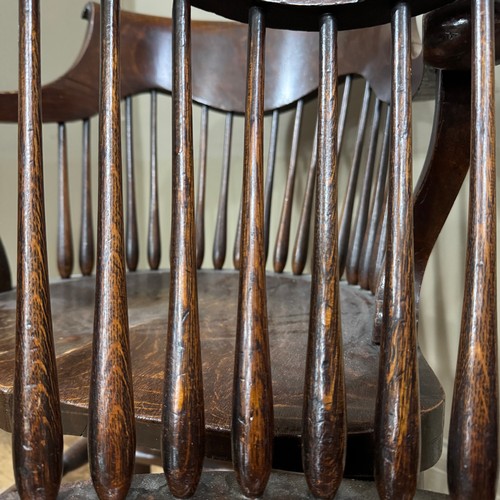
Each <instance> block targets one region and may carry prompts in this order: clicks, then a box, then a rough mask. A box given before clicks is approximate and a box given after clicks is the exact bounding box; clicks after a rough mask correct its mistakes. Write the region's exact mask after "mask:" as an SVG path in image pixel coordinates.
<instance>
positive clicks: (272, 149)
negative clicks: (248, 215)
mask: <svg viewBox="0 0 500 500" xmlns="http://www.w3.org/2000/svg"><path fill="white" fill-rule="evenodd" d="M279 117H280V113H279V111H278V110H277V109H275V110H274V111H273V118H272V121H271V134H270V139H269V151H268V154H267V169H266V181H265V184H264V251H265V254H266V262H267V254H268V252H269V231H270V227H271V205H272V200H273V184H274V167H275V165H276V151H277V149H278V127H279Z"/></svg>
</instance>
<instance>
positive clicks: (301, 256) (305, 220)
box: [292, 75, 352, 274]
mask: <svg viewBox="0 0 500 500" xmlns="http://www.w3.org/2000/svg"><path fill="white" fill-rule="evenodd" d="M351 82H352V76H351V75H347V76H346V78H345V81H344V92H343V93H342V103H341V105H340V111H339V119H338V128H337V157H340V150H341V147H342V142H343V137H344V127H345V120H346V117H347V109H348V106H349V96H350V94H351ZM317 142H318V124H317V123H316V128H315V131H314V141H313V150H312V153H311V161H310V163H309V169H308V171H307V181H306V189H305V193H304V201H303V203H302V209H301V211H300V219H299V225H298V228H297V236H296V238H295V245H294V248H293V260H292V270H293V273H294V274H302V272H303V271H304V267H305V265H306V260H307V251H308V247H309V231H310V226H311V213H312V206H313V197H314V186H315V180H316V158H317Z"/></svg>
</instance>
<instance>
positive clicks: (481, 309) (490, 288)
mask: <svg viewBox="0 0 500 500" xmlns="http://www.w3.org/2000/svg"><path fill="white" fill-rule="evenodd" d="M494 36H495V26H494V2H493V1H491V0H474V1H473V2H472V127H471V130H472V138H471V162H470V163H471V167H470V168H471V172H470V196H469V224H468V231H467V234H468V236H467V242H468V243H467V257H466V274H465V294H464V304H463V311H462V327H461V331H460V343H459V349H458V361H457V375H456V379H455V388H454V392H453V405H452V411H451V423H450V436H449V447H448V485H449V488H450V493H451V495H452V497H453V498H495V494H496V483H497V474H498V472H497V470H498V368H497V312H496V307H497V306H496V217H497V214H496V192H495V181H496V172H495V170H496V168H495V48H494V47H495V46H494Z"/></svg>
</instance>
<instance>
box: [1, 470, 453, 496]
mask: <svg viewBox="0 0 500 500" xmlns="http://www.w3.org/2000/svg"><path fill="white" fill-rule="evenodd" d="M75 490H76V491H75ZM92 494H93V491H92V485H91V484H90V482H88V481H79V482H77V483H76V484H75V485H74V486H73V487H72V486H71V485H70V486H63V487H62V488H61V493H60V498H61V500H87V499H88V498H89V497H91V496H92ZM14 498H15V497H13V496H8V497H6V499H5V500H14ZM128 498H129V499H130V500H144V499H147V500H165V499H167V500H174V499H175V497H174V496H173V495H172V494H170V493H169V491H168V488H167V485H166V483H165V479H164V478H163V477H162V476H161V475H160V474H150V475H140V476H136V477H134V479H133V481H132V488H131V490H130V493H129V497H128ZM246 498H247V497H245V496H243V495H242V494H241V493H240V492H239V485H238V483H237V482H236V480H235V478H234V474H233V473H232V472H220V471H219V472H213V471H208V472H204V473H203V475H202V478H201V482H200V487H199V488H198V490H197V491H196V493H195V494H194V495H193V499H198V500H245V499H246ZM262 498H263V499H267V500H269V499H284V498H286V499H290V500H304V499H312V498H313V497H312V495H310V494H309V495H308V494H307V493H306V492H304V480H303V478H302V476H301V475H299V474H293V473H289V472H288V473H287V472H282V471H279V472H278V471H275V472H274V473H273V475H272V476H271V479H270V481H269V485H268V487H267V489H266V492H265V493H264V496H263V497H262ZM335 498H336V499H337V500H352V499H354V498H356V499H358V498H362V499H363V500H378V495H377V490H376V489H375V487H374V485H373V483H372V482H369V481H354V480H352V479H344V480H343V481H342V484H341V485H340V488H339V491H338V495H337V496H336V497H335ZM446 498H448V497H447V496H446V495H443V494H441V493H434V492H429V491H422V490H418V491H417V493H416V495H415V500H444V499H446Z"/></svg>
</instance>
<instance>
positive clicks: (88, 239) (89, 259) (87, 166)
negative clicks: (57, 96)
mask: <svg viewBox="0 0 500 500" xmlns="http://www.w3.org/2000/svg"><path fill="white" fill-rule="evenodd" d="M91 186H92V172H91V162H90V120H89V119H88V118H87V119H85V120H83V123H82V214H81V222H80V251H79V260H80V270H81V271H82V274H83V276H89V275H90V274H92V269H93V268H94V223H93V220H92V188H91Z"/></svg>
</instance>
